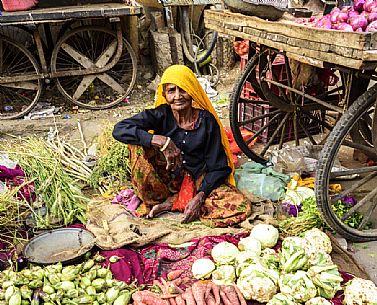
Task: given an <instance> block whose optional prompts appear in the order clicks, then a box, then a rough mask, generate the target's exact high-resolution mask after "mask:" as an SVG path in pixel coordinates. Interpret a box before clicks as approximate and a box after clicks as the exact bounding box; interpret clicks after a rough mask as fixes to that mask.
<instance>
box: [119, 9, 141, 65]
mask: <svg viewBox="0 0 377 305" xmlns="http://www.w3.org/2000/svg"><path fill="white" fill-rule="evenodd" d="M137 21H138V16H126V17H125V18H123V20H122V30H123V34H124V35H125V37H126V39H127V40H128V42H129V43H130V44H131V47H132V49H133V50H134V52H135V54H136V56H137V58H138V59H139V30H138V27H137Z"/></svg>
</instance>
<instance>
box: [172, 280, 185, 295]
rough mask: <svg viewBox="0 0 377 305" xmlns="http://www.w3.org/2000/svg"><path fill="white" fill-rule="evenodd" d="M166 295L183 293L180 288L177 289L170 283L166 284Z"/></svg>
mask: <svg viewBox="0 0 377 305" xmlns="http://www.w3.org/2000/svg"><path fill="white" fill-rule="evenodd" d="M168 293H170V294H175V293H177V294H178V293H179V294H181V293H184V291H183V290H182V289H181V288H179V287H178V286H177V285H175V284H173V282H170V283H169V284H168Z"/></svg>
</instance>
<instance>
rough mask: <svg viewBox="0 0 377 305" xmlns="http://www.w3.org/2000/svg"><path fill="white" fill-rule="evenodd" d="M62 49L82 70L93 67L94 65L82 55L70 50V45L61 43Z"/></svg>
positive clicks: (72, 49)
mask: <svg viewBox="0 0 377 305" xmlns="http://www.w3.org/2000/svg"><path fill="white" fill-rule="evenodd" d="M62 49H63V50H64V51H66V52H67V54H69V55H70V56H71V57H72V58H73V59H74V60H75V61H76V62H78V63H79V64H81V65H82V66H83V67H84V68H86V69H89V68H92V67H93V66H94V63H93V62H92V61H91V60H90V59H89V58H88V57H86V56H85V55H84V54H82V53H80V52H79V51H77V50H75V49H74V48H72V47H71V46H70V45H68V44H66V43H63V44H62Z"/></svg>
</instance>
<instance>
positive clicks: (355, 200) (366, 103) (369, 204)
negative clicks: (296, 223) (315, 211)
mask: <svg viewBox="0 0 377 305" xmlns="http://www.w3.org/2000/svg"><path fill="white" fill-rule="evenodd" d="M376 98H377V84H376V85H374V86H373V87H371V88H370V89H369V90H368V91H367V92H365V93H364V94H363V95H361V96H360V97H359V98H358V99H357V100H356V101H355V102H354V103H353V104H352V105H351V106H350V108H349V109H348V110H347V112H346V113H344V114H343V116H342V117H341V118H340V120H339V121H338V123H337V124H336V125H335V127H334V129H333V130H332V132H331V133H330V135H329V137H328V139H327V141H326V144H325V146H324V147H323V149H322V152H321V155H320V159H319V162H318V170H317V173H316V186H315V192H316V198H317V205H318V208H319V210H320V212H321V214H322V216H323V218H324V220H325V221H326V222H327V224H328V225H329V226H330V227H331V228H332V229H334V230H335V231H336V232H338V233H339V234H341V235H343V236H344V237H345V238H346V239H349V240H353V241H371V240H377V224H376V221H375V219H377V218H376V205H377V188H376V187H375V183H376V179H377V178H376V177H377V166H368V165H370V164H367V163H365V160H364V161H357V162H356V161H355V160H354V157H355V156H357V155H359V154H360V152H361V153H363V154H364V155H365V156H371V155H374V156H375V157H376V156H377V152H376V150H375V148H376V147H374V146H373V142H376V141H375V137H376V132H377V130H375V128H376V127H377V126H376V125H375V122H374V124H373V120H374V118H375V117H376V113H375V112H376V104H375V103H376ZM352 130H358V131H359V137H358V138H357V139H355V138H354V137H353V134H352V132H351V131H352ZM360 137H361V138H362V139H363V141H360ZM356 152H357V154H355V153H356ZM350 156H352V158H351V157H350ZM338 162H339V163H340V165H342V166H345V167H346V168H340V169H339V168H338V169H337V168H336V167H337V166H338V167H339V163H338ZM334 166H335V167H334ZM346 178H347V179H351V178H353V179H352V180H346ZM330 181H336V183H340V184H341V185H342V191H340V192H338V193H332V192H330V190H329V184H330ZM346 196H347V197H346ZM351 199H352V200H351ZM345 204H346V205H345Z"/></svg>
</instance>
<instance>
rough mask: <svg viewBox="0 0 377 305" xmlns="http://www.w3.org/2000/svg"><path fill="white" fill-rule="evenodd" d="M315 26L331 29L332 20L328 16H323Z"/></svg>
mask: <svg viewBox="0 0 377 305" xmlns="http://www.w3.org/2000/svg"><path fill="white" fill-rule="evenodd" d="M314 27H316V28H321V29H331V21H330V19H329V17H328V16H323V17H322V18H320V19H319V20H318V21H317V22H316V23H315V24H314Z"/></svg>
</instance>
